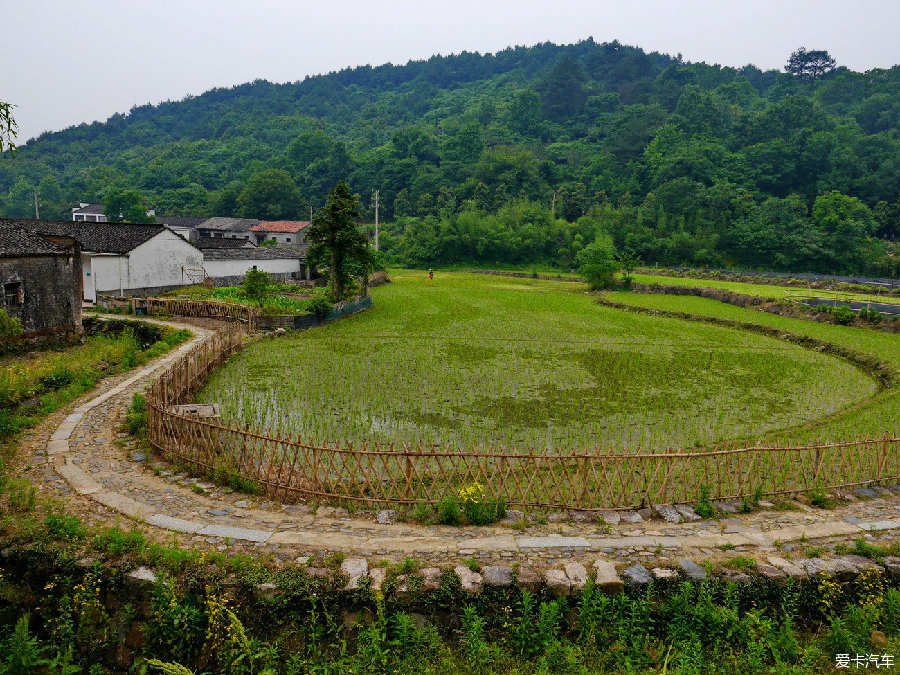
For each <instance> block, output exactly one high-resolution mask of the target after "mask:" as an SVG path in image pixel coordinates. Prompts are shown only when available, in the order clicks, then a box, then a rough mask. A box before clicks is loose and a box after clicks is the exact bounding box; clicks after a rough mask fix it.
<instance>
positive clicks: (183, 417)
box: [147, 330, 900, 510]
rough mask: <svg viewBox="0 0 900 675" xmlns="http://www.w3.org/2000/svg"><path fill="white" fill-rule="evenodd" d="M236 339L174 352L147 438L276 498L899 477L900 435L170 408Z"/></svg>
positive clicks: (532, 499) (424, 496) (830, 484)
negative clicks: (334, 422)
mask: <svg viewBox="0 0 900 675" xmlns="http://www.w3.org/2000/svg"><path fill="white" fill-rule="evenodd" d="M240 347H241V333H240V331H238V330H234V331H229V332H223V333H217V334H216V335H215V336H214V337H212V338H211V339H209V340H207V341H205V342H204V343H202V344H201V345H199V346H198V347H196V348H195V349H194V350H192V351H191V352H189V353H188V354H186V355H185V356H184V357H182V358H181V359H179V360H177V361H176V362H175V363H174V364H173V365H172V366H170V367H169V369H168V370H166V371H165V372H164V373H163V375H162V376H161V377H160V378H159V379H158V380H157V381H156V382H154V383H153V384H152V385H151V387H150V388H149V389H148V392H147V403H148V426H149V438H150V442H151V444H152V445H153V446H154V447H155V448H157V450H159V451H160V452H161V453H162V454H163V455H164V456H166V457H168V458H169V459H170V460H173V461H176V462H178V463H180V464H183V465H186V466H187V467H188V468H190V469H191V470H193V471H195V472H199V473H205V474H207V475H211V476H213V477H218V478H223V477H224V478H229V479H230V478H232V477H234V476H239V477H241V478H242V479H244V480H249V481H253V482H255V483H257V484H258V485H259V486H260V487H261V488H262V489H263V490H264V491H265V492H266V493H267V494H268V495H269V496H270V497H271V498H273V499H280V500H283V501H294V500H297V499H299V498H304V499H312V500H335V501H339V502H342V503H348V502H356V503H361V504H368V505H389V504H419V503H424V504H434V503H437V502H439V501H441V500H442V499H443V498H445V497H446V496H448V495H453V494H456V493H457V491H458V490H459V489H460V488H461V487H464V486H469V485H472V484H473V483H476V482H477V483H479V484H480V485H481V486H482V487H483V490H484V493H485V496H486V497H487V498H494V499H502V500H504V501H505V502H506V503H507V504H508V505H510V506H519V507H528V508H547V509H573V510H601V509H620V508H632V507H635V506H641V505H652V504H671V503H683V502H691V501H694V500H696V498H697V496H698V492H699V487H700V486H701V485H707V486H709V488H710V493H711V498H712V499H733V498H741V497H744V496H748V495H751V494H753V493H754V492H755V491H757V490H761V491H762V493H763V494H765V495H778V494H788V493H796V492H804V491H808V490H813V489H822V488H839V487H851V486H859V485H865V484H869V483H874V482H891V481H898V480H900V452H898V450H900V437H896V436H895V435H890V434H885V435H884V436H883V437H882V438H879V439H864V440H855V441H848V442H840V443H829V442H817V443H814V444H810V445H804V446H795V447H766V446H754V447H734V448H726V449H719V450H711V451H703V452H683V451H677V452H676V451H667V452H662V453H645V452H641V451H627V450H623V451H618V452H605V451H602V450H599V449H598V450H596V451H593V452H588V451H574V450H572V451H569V450H559V449H554V450H550V449H546V450H542V451H533V450H527V451H519V450H517V449H509V450H508V449H506V448H493V447H491V448H486V449H484V450H479V449H459V448H452V447H437V446H435V447H427V448H423V447H421V446H419V447H415V448H413V447H410V446H408V445H404V446H402V447H395V446H394V445H393V444H392V445H389V446H383V445H367V444H364V445H363V446H362V447H354V446H353V445H352V444H346V445H331V446H329V445H319V444H313V443H309V442H306V441H304V440H303V439H301V438H287V437H279V436H278V435H275V434H273V432H272V431H271V430H265V431H260V430H251V429H250V428H249V427H247V426H238V425H229V424H223V423H222V422H221V421H219V420H215V419H210V418H201V417H198V416H194V415H189V414H181V413H178V412H175V411H173V410H172V409H171V407H172V406H174V405H178V404H184V403H189V402H190V398H191V397H192V396H193V395H194V394H195V393H196V391H197V390H198V389H199V388H200V387H201V386H202V384H203V382H204V381H205V380H206V378H207V377H208V375H209V374H210V373H211V371H212V370H213V369H214V368H216V367H217V366H218V365H219V364H221V363H222V362H223V361H224V360H225V359H227V358H228V357H229V356H230V355H231V354H233V353H234V352H235V351H237V350H238V349H240Z"/></svg>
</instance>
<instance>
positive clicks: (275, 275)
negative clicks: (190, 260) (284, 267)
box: [212, 272, 297, 288]
mask: <svg viewBox="0 0 900 675" xmlns="http://www.w3.org/2000/svg"><path fill="white" fill-rule="evenodd" d="M268 275H269V281H270V282H273V283H279V284H282V283H287V282H289V281H297V276H296V275H297V273H296V272H269V273H268ZM245 276H246V275H245V274H236V275H232V276H228V277H213V278H212V280H213V283H214V284H215V285H216V288H224V287H225V286H240V285H241V284H242V283H244V277H245Z"/></svg>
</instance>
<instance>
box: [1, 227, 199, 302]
mask: <svg viewBox="0 0 900 675" xmlns="http://www.w3.org/2000/svg"><path fill="white" fill-rule="evenodd" d="M7 222H10V223H12V224H14V225H16V226H18V227H21V228H22V229H25V230H28V231H30V232H33V233H35V234H39V235H42V236H48V235H49V236H65V237H72V238H73V239H75V240H76V241H77V242H78V244H79V245H80V247H81V268H82V293H83V299H84V300H85V301H87V302H96V301H97V296H99V295H111V296H118V297H122V296H133V295H151V294H153V293H162V292H165V291H168V290H172V289H175V288H178V287H180V286H186V285H189V284H193V283H198V282H200V281H203V278H204V273H203V253H202V252H201V251H200V249H199V248H197V247H196V246H194V245H193V244H191V243H189V242H187V241H185V240H184V239H183V238H181V237H179V236H178V235H177V234H175V233H174V232H172V230H170V229H168V228H167V227H163V226H162V225H152V224H151V225H138V224H133V223H95V222H80V221H67V220H16V221H7Z"/></svg>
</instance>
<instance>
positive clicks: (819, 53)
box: [784, 47, 835, 81]
mask: <svg viewBox="0 0 900 675" xmlns="http://www.w3.org/2000/svg"><path fill="white" fill-rule="evenodd" d="M834 67H835V60H834V59H833V58H832V57H831V54H829V53H828V52H827V51H825V50H824V49H809V50H807V49H806V47H800V49H798V50H797V51H795V52H794V53H793V54H791V57H790V58H789V59H788V62H787V64H786V65H785V66H784V69H785V70H786V71H787V72H789V73H791V74H792V75H796V76H797V77H799V78H800V79H801V80H810V81H811V80H816V79H818V78H820V77H822V76H823V75H827V74H828V73H830V72H831V71H833V70H834Z"/></svg>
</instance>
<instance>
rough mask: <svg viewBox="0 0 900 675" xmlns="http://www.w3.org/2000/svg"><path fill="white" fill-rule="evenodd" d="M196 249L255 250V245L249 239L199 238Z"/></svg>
mask: <svg viewBox="0 0 900 675" xmlns="http://www.w3.org/2000/svg"><path fill="white" fill-rule="evenodd" d="M197 247H198V248H201V249H209V248H256V245H255V244H254V243H253V242H252V241H250V240H249V239H231V238H228V239H226V238H225V237H200V238H199V239H198V240H197Z"/></svg>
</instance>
